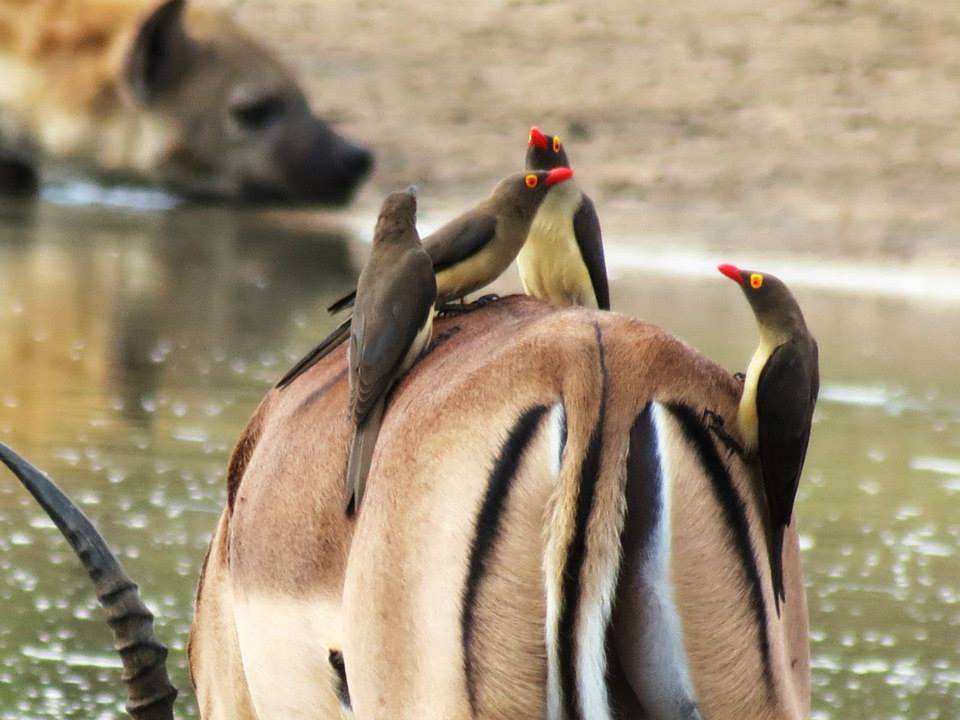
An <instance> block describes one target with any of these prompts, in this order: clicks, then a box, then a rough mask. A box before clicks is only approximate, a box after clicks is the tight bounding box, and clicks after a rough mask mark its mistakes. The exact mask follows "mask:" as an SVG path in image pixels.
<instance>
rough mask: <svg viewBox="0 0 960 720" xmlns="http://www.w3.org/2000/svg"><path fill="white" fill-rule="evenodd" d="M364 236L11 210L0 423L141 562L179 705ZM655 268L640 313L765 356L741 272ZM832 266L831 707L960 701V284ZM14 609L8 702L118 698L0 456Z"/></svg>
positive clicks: (818, 438) (820, 446)
mask: <svg viewBox="0 0 960 720" xmlns="http://www.w3.org/2000/svg"><path fill="white" fill-rule="evenodd" d="M344 222H345V223H346V224H347V225H348V226H349V227H358V226H363V224H364V222H365V221H364V220H363V219H362V218H346V219H345V220H344ZM308 228H309V229H308ZM362 252H363V247H362V245H361V244H358V243H356V242H352V241H351V239H350V238H349V237H348V236H347V234H345V233H344V232H341V231H338V229H337V227H336V225H329V224H326V223H323V222H322V221H316V222H314V221H312V220H311V221H309V222H307V221H304V220H303V218H299V219H298V221H297V222H296V223H291V222H284V223H282V224H281V223H280V222H278V221H276V220H274V221H271V220H270V219H269V218H268V217H263V216H256V215H252V214H243V213H236V212H231V211H227V210H222V209H189V208H179V209H173V210H171V211H169V212H167V213H165V214H161V213H152V212H139V213H130V212H125V211H122V210H105V209H104V210H91V209H84V208H75V207H67V206H57V205H49V204H40V205H37V206H32V207H21V206H13V207H3V208H0V440H2V441H3V442H6V443H8V444H10V445H12V446H14V447H16V448H17V449H18V450H19V451H21V452H22V453H23V454H25V455H26V456H27V457H29V458H30V459H31V460H33V461H34V462H35V463H36V464H38V465H39V466H40V467H41V468H43V469H44V470H46V471H48V472H49V473H50V474H51V475H52V476H53V478H54V479H55V480H57V481H58V482H59V483H60V485H61V486H62V487H63V488H64V489H66V490H67V491H68V492H69V493H70V494H71V495H72V496H73V497H74V498H75V499H76V500H78V501H79V503H80V504H81V506H82V507H83V509H84V510H85V511H86V512H87V513H88V514H89V515H90V516H91V517H92V518H93V519H94V521H95V522H96V523H97V524H98V525H99V527H100V529H101V530H102V532H103V533H104V535H105V536H106V537H107V538H108V539H109V540H110V542H111V543H112V545H113V546H114V547H115V548H116V549H117V550H118V554H119V555H120V556H121V558H122V560H123V562H124V564H125V565H126V566H127V569H128V570H129V572H130V574H131V575H132V576H133V577H134V578H135V579H137V580H138V581H139V582H140V584H141V586H142V588H143V592H144V595H145V599H146V600H147V602H148V604H150V605H151V607H153V608H154V609H155V610H156V612H157V615H158V630H159V633H160V635H161V637H162V638H163V639H164V640H165V641H167V642H168V643H169V644H170V645H171V648H172V652H171V661H172V664H173V666H174V668H173V669H174V676H175V681H176V682H177V684H178V686H179V687H180V688H181V691H182V693H183V695H182V698H183V699H182V701H181V702H180V703H179V713H180V715H181V716H182V717H193V716H195V715H196V709H195V706H194V704H193V698H192V695H191V693H190V690H189V682H188V680H187V676H186V670H185V653H184V648H185V644H186V640H187V632H188V629H189V622H190V613H191V610H190V605H191V599H192V592H193V587H194V582H195V578H196V576H197V572H198V570H199V565H200V561H201V559H202V556H203V552H204V549H205V546H206V543H207V540H208V537H209V534H210V532H211V530H212V528H213V525H214V522H215V520H216V516H217V513H218V512H219V509H220V506H221V503H222V501H223V497H224V493H223V482H224V467H225V464H226V459H227V456H228V453H229V452H230V449H231V448H232V445H233V442H234V441H235V439H236V437H237V436H238V434H239V432H240V429H241V428H242V427H243V425H244V423H245V422H246V419H247V417H248V416H249V415H250V413H251V412H252V410H253V408H254V407H255V405H256V403H257V402H258V400H259V398H260V397H261V396H262V394H263V393H264V392H265V391H266V389H267V388H268V387H269V386H270V384H271V383H272V382H273V381H274V380H275V379H276V378H277V377H278V376H279V375H280V374H281V373H282V371H283V370H284V369H286V367H287V366H288V365H289V364H290V363H291V361H292V360H293V359H295V358H296V357H297V356H298V355H299V354H300V353H302V352H303V351H304V350H305V349H306V348H307V347H308V346H309V345H310V343H311V341H312V340H314V339H316V338H317V337H318V336H320V334H321V333H323V332H325V331H326V330H327V329H328V328H329V327H331V326H332V323H330V321H329V320H328V319H326V318H325V317H324V315H323V313H321V311H320V310H321V307H322V304H323V302H324V301H325V300H328V299H329V298H331V297H332V296H335V295H336V293H337V291H339V290H341V289H343V288H345V287H346V286H347V285H348V284H350V283H351V281H352V278H353V276H354V274H355V272H356V269H355V263H356V258H358V257H360V256H362ZM625 253H626V254H627V255H629V253H630V246H629V245H628V244H626V243H621V244H620V245H619V246H618V247H617V252H616V253H614V255H615V256H617V255H619V256H623V255H624V254H625ZM715 259H716V260H726V259H729V260H734V261H743V262H744V263H747V262H748V261H749V257H725V258H715ZM712 260H714V258H709V257H704V258H703V262H704V264H705V266H708V264H709V262H710V261H712ZM685 262H687V263H689V262H690V259H689V258H687V259H686V260H685ZM637 265H638V264H637V263H626V264H624V265H623V266H621V267H618V266H617V265H614V267H613V268H612V271H613V275H614V282H613V296H614V302H615V304H616V305H617V306H618V307H619V308H620V309H621V310H622V311H624V312H627V313H630V314H634V315H637V316H640V317H644V318H647V319H650V320H652V321H654V322H656V323H658V324H661V325H663V326H665V327H667V328H668V329H670V330H671V331H673V332H674V333H676V334H678V335H680V336H681V337H683V338H684V339H686V340H687V341H688V342H690V343H691V344H693V345H695V346H697V347H699V348H700V349H702V350H703V351H704V352H706V353H707V354H708V355H710V356H712V357H714V358H715V359H716V360H717V361H719V362H721V363H722V364H724V365H725V366H727V367H729V368H731V369H736V368H742V367H743V366H744V365H745V364H746V361H747V359H748V358H749V355H750V353H751V352H752V347H753V343H754V338H755V336H754V331H753V326H752V318H751V317H750V315H749V312H748V310H747V308H746V305H745V304H744V303H743V302H742V299H741V298H740V297H739V294H738V292H737V290H736V289H735V288H734V287H733V286H732V285H731V284H730V283H729V282H728V281H725V280H724V279H723V278H721V277H720V276H719V275H718V276H717V277H716V278H715V279H714V278H712V277H711V276H709V275H707V276H704V277H698V276H697V274H696V273H693V274H691V273H689V272H686V271H684V272H678V273H677V274H676V275H674V274H672V273H671V272H670V267H669V264H667V265H666V267H664V266H662V265H661V266H659V267H657V272H656V273H649V274H648V273H644V272H643V271H642V263H641V264H640V267H639V268H638V267H637ZM770 269H771V270H776V269H777V268H770ZM848 270H849V272H851V273H852V272H854V268H853V267H851V268H848ZM829 272H831V273H835V274H837V277H836V282H835V283H832V282H831V278H830V277H829V276H828V277H826V278H823V277H819V278H817V282H815V283H812V284H811V285H810V287H809V288H807V287H798V288H797V290H798V295H799V297H800V299H801V302H802V303H803V306H804V308H805V311H806V313H807V316H808V319H809V323H810V325H811V327H812V328H813V330H814V332H815V333H816V334H817V336H818V338H819V340H820V346H821V353H822V358H821V362H822V374H823V394H822V398H821V403H820V405H819V409H818V413H817V418H816V426H815V431H814V438H813V441H812V446H811V451H810V456H809V458H808V463H807V470H806V474H805V477H804V481H803V484H802V486H801V493H800V501H799V506H798V516H799V521H800V527H801V533H802V538H803V547H804V565H805V571H806V579H807V585H808V592H809V602H810V612H811V626H812V652H813V659H814V670H813V684H814V691H813V694H814V717H815V718H834V719H837V720H839V719H841V718H843V719H849V718H889V719H893V718H910V719H921V718H954V717H958V716H960V627H958V625H960V573H958V570H960V560H958V556H957V545H958V542H960V512H958V511H957V508H960V388H958V383H957V367H958V365H957V358H958V355H960V352H958V351H960V340H958V338H960V305H957V304H956V303H954V302H953V301H949V302H941V303H940V304H934V305H925V304H921V303H917V302H916V301H915V300H910V299H905V298H903V297H902V295H897V294H896V293H891V294H889V295H887V294H884V293H883V292H882V288H879V290H880V292H875V293H872V294H869V295H858V294H856V293H853V292H851V291H850V290H849V287H850V286H851V283H850V282H847V280H849V278H845V277H842V275H843V274H844V273H845V272H847V270H845V269H844V267H843V266H842V265H836V264H833V265H831V266H830V268H829ZM783 274H784V275H785V276H786V277H787V278H788V279H789V278H790V275H789V267H787V268H786V271H785V272H784V273H783ZM938 277H939V276H938ZM954 280H955V281H956V280H957V279H956V278H955V279H954ZM834 284H835V285H836V287H838V288H840V290H838V291H836V292H832V291H830V290H829V289H825V287H827V288H829V287H830V286H831V285H834ZM852 285H853V286H854V287H857V284H856V283H852ZM509 287H510V283H509V282H508V283H507V284H506V285H505V288H507V289H509ZM814 287H815V289H814ZM844 288H846V289H844ZM0 607H2V609H3V612H2V613H0V719H2V720H8V719H13V718H17V719H25V718H63V717H70V718H112V717H119V716H120V715H121V713H120V710H119V706H120V703H121V702H122V691H121V689H120V683H119V681H118V670H117V668H118V666H119V662H118V660H117V659H116V656H115V655H114V654H113V652H112V650H111V646H110V635H109V632H108V631H107V629H106V627H105V625H104V623H103V621H102V616H101V613H100V611H99V609H98V608H97V606H96V603H95V600H94V598H93V595H92V593H91V590H90V586H89V583H88V581H87V579H86V577H85V575H84V574H83V573H82V571H81V570H80V569H79V565H78V563H77V562H76V560H75V559H74V557H73V556H72V555H71V553H70V552H69V550H68V549H67V546H66V544H65V543H64V541H63V540H62V538H61V537H60V535H59V534H58V533H57V532H56V530H54V529H53V527H52V525H51V523H50V522H49V521H48V520H47V519H46V518H45V516H44V515H43V513H42V512H41V511H40V509H39V508H38V507H37V506H36V505H35V504H34V503H33V501H32V500H31V499H30V498H29V497H28V496H27V495H26V493H25V492H24V491H23V490H22V488H21V487H20V486H19V484H18V483H17V482H16V481H15V480H14V479H13V478H12V477H10V476H8V475H6V474H5V473H0Z"/></svg>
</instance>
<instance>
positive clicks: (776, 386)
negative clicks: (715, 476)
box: [719, 265, 820, 614]
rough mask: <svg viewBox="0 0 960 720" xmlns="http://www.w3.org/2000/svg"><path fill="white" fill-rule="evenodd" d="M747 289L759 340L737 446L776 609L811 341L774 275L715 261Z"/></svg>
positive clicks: (802, 449) (809, 404)
mask: <svg viewBox="0 0 960 720" xmlns="http://www.w3.org/2000/svg"><path fill="white" fill-rule="evenodd" d="M719 269H720V272H722V273H723V274H724V275H726V276H727V277H729V278H730V279H732V280H734V281H735V282H736V283H737V284H738V285H739V286H740V288H741V289H742V290H743V293H744V295H746V297H747V300H748V301H749V302H750V306H751V308H752V309H753V312H754V315H755V316H756V319H757V327H758V329H759V332H760V344H759V345H758V347H757V349H756V351H755V352H754V355H753V358H752V359H751V361H750V365H749V367H748V368H747V373H746V376H745V378H744V384H743V395H742V396H741V398H740V408H739V411H738V413H737V423H738V425H739V430H740V435H741V438H742V439H743V446H744V450H745V451H746V452H747V453H748V454H751V455H756V456H757V458H758V459H759V461H760V471H761V475H762V480H763V488H764V495H765V497H766V505H767V511H768V523H767V524H768V527H767V538H768V546H769V547H768V550H769V553H770V571H771V575H772V578H773V588H774V598H775V600H776V603H777V613H778V614H779V612H780V600H781V599H783V600H785V599H786V596H785V593H784V588H783V566H782V552H783V533H784V531H785V529H786V528H787V526H788V525H790V522H791V518H792V516H793V505H794V501H795V500H796V497H797V488H798V487H799V484H800V473H801V472H802V470H803V463H804V460H805V459H806V456H807V445H808V443H809V440H810V426H811V423H812V421H813V411H814V407H815V406H816V404H817V395H818V394H819V391H820V371H819V360H818V349H817V342H816V340H814V338H813V336H812V335H811V334H810V331H809V330H808V329H807V325H806V322H805V321H804V318H803V313H802V312H801V311H800V306H799V305H798V304H797V301H796V299H795V298H794V297H793V294H792V293H791V292H790V290H789V288H787V286H786V285H785V284H784V283H783V282H781V281H780V280H779V279H778V278H776V277H774V276H773V275H767V274H765V273H760V272H757V271H754V270H741V269H739V268H737V267H734V266H733V265H721V266H720V268H719Z"/></svg>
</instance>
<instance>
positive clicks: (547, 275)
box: [517, 127, 610, 310]
mask: <svg viewBox="0 0 960 720" xmlns="http://www.w3.org/2000/svg"><path fill="white" fill-rule="evenodd" d="M526 162H527V169H529V170H550V169H552V168H555V167H569V164H570V163H569V161H568V160H567V152H566V150H565V149H564V147H563V143H561V142H560V138H559V137H557V136H556V135H547V134H545V133H543V132H542V131H541V130H540V128H537V127H534V128H531V130H530V138H529V141H528V143H527V161H526ZM517 265H518V267H519V269H520V280H521V281H522V282H523V289H524V291H525V292H526V293H527V294H528V295H533V296H534V297H538V298H540V299H541V300H546V301H547V302H549V303H552V304H554V305H559V306H569V305H584V306H586V307H592V308H600V309H601V310H609V309H610V290H609V288H608V286H607V268H606V263H605V261H604V257H603V238H602V235H601V232H600V219H599V218H598V217H597V211H596V209H595V208H594V206H593V201H592V200H591V199H590V198H589V197H588V196H587V195H586V194H585V193H584V192H583V191H582V190H581V189H580V187H579V184H578V183H577V182H576V180H572V181H571V182H568V183H565V184H564V186H563V187H562V188H558V189H557V190H556V191H554V192H552V193H550V196H549V197H548V198H547V199H546V200H544V201H543V203H541V204H540V207H539V209H538V210H537V214H536V216H535V217H534V219H533V222H532V223H531V224H530V233H529V234H528V235H527V242H526V244H525V245H524V246H523V249H522V250H521V251H520V255H519V256H518V257H517Z"/></svg>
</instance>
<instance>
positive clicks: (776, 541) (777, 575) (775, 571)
mask: <svg viewBox="0 0 960 720" xmlns="http://www.w3.org/2000/svg"><path fill="white" fill-rule="evenodd" d="M785 530H786V528H785V527H783V526H781V527H777V528H773V530H772V532H770V533H769V535H770V537H769V538H768V539H767V544H768V546H769V548H770V579H771V580H772V582H773V600H774V603H775V604H776V606H777V617H780V601H781V600H783V601H786V599H787V594H786V591H785V589H784V587H783V534H784V532H785Z"/></svg>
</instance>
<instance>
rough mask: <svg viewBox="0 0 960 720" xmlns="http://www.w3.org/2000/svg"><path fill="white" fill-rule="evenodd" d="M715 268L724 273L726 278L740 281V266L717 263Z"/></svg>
mask: <svg viewBox="0 0 960 720" xmlns="http://www.w3.org/2000/svg"><path fill="white" fill-rule="evenodd" d="M717 270H719V271H720V272H722V273H723V274H724V275H726V276H727V277H728V278H730V279H731V280H733V281H734V282H736V283H739V282H740V268H738V267H737V266H736V265H728V264H723V265H717Z"/></svg>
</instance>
